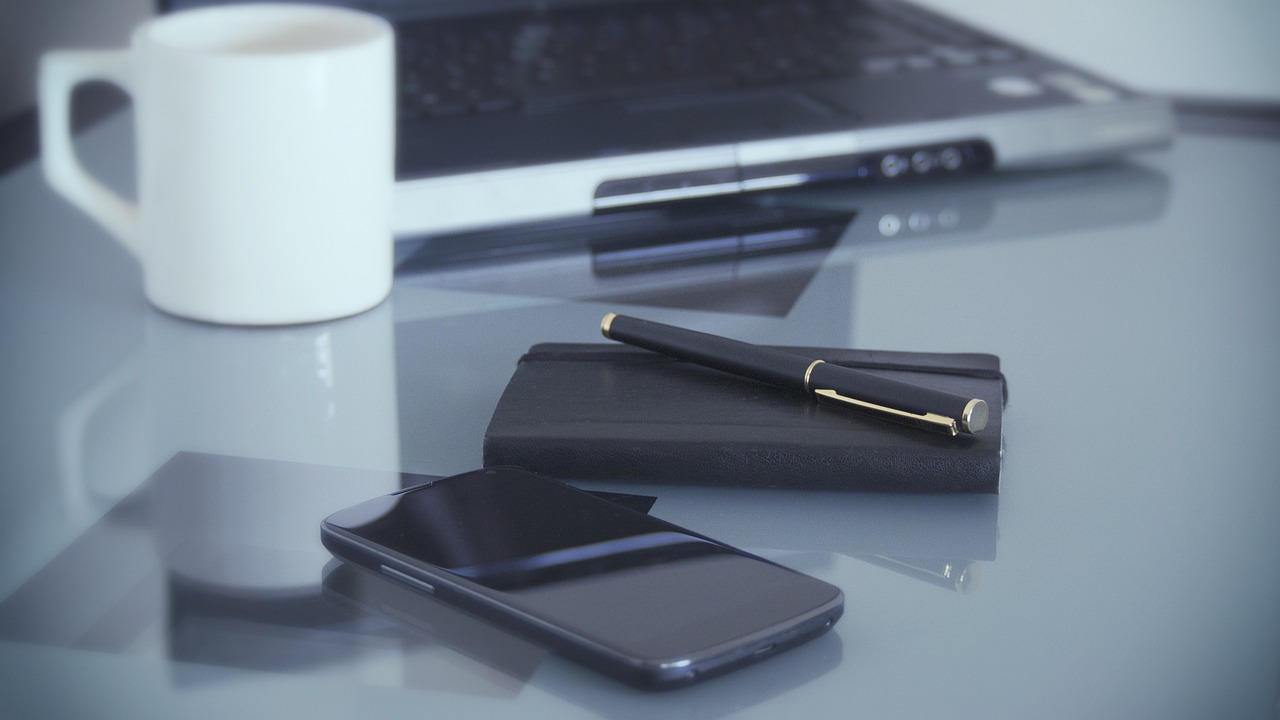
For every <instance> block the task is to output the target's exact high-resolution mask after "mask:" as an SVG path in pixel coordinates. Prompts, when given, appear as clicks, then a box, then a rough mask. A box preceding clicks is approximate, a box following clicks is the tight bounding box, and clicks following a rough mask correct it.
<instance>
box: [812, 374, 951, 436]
mask: <svg viewBox="0 0 1280 720" xmlns="http://www.w3.org/2000/svg"><path fill="white" fill-rule="evenodd" d="M810 368H812V366H810ZM813 394H814V396H815V397H817V398H818V399H819V400H825V401H827V402H830V403H835V404H837V405H843V406H851V407H853V408H854V409H856V410H862V411H864V412H868V413H871V414H874V415H878V416H880V417H881V418H883V419H885V420H892V421H894V422H898V423H902V424H904V425H910V426H912V427H916V428H920V429H922V430H933V431H934V432H940V433H944V434H946V435H952V436H954V435H956V434H958V433H959V432H960V430H959V428H958V427H956V421H955V420H954V419H952V418H949V417H946V416H945V415H938V414H937V413H918V414H917V413H910V412H907V411H906V410H898V409H895V408H891V407H885V406H884V405H876V404H875V403H869V402H867V401H865V400H856V399H854V398H851V397H846V396H844V395H841V394H840V393H838V392H836V391H835V390H827V389H818V390H814V391H813Z"/></svg>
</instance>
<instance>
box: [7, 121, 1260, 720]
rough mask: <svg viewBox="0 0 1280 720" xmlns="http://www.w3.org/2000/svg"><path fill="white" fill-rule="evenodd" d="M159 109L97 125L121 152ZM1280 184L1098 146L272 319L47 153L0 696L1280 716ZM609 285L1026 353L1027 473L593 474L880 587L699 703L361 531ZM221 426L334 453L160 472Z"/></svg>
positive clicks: (686, 221)
mask: <svg viewBox="0 0 1280 720" xmlns="http://www.w3.org/2000/svg"><path fill="white" fill-rule="evenodd" d="M130 127H131V126H130V124H129V122H128V118H120V119H117V118H112V119H109V120H107V121H106V122H104V123H103V124H101V125H99V126H96V127H95V128H93V129H91V130H90V131H88V132H86V133H85V135H84V136H83V137H82V139H81V154H82V156H83V158H84V161H85V162H86V163H87V164H89V165H91V166H93V167H94V168H95V171H100V172H101V175H102V176H103V177H105V178H107V179H108V181H109V182H113V183H115V184H117V185H126V186H127V185H128V184H129V183H130V181H131V178H130V170H129V164H128V162H127V158H128V157H129V153H130V152H131V150H130V148H131V145H130V141H129V132H130ZM1277 187H1280V143H1277V142H1275V140H1274V139H1273V138H1272V137H1244V136H1227V135H1212V134H1205V133H1184V134H1183V135H1181V136H1180V137H1179V138H1178V140H1177V142H1176V143H1175V145H1174V146H1173V147H1172V148H1170V149H1169V150H1167V151H1162V152H1158V153H1153V154H1149V155H1143V156H1141V157H1138V158H1135V159H1133V160H1132V161H1130V162H1122V163H1116V164H1112V165H1104V166H1097V167H1087V168H1080V169H1076V170H1069V171H1061V172H1035V173H1020V174H1016V175H999V176H990V177H984V178H971V179H970V180H967V181H965V182H963V183H950V184H944V183H936V184H934V183H928V184H923V185H914V186H906V185H889V184H883V185H862V186H856V187H855V186H848V185H833V186H830V187H824V188H812V189H808V190H806V191H804V192H794V193H770V194H767V195H764V194H762V195H758V196H752V197H750V198H740V199H737V202H738V204H736V205H734V204H707V205H705V206H681V207H679V208H676V207H672V208H666V209H660V210H659V209H651V211H650V212H648V213H647V214H646V213H634V214H621V215H616V216H608V217H604V216H602V217H600V218H597V219H595V220H594V221H591V222H587V223H583V224H580V225H576V226H571V227H570V226H560V227H550V226H543V227H540V228H525V229H519V230H514V231H512V234H508V235H505V236H502V235H499V234H492V235H480V234H476V235H472V236H468V237H466V238H461V237H447V238H444V237H442V238H432V239H430V240H422V241H407V242H404V243H401V246H400V247H399V248H398V250H399V251H400V264H399V268H398V270H397V275H396V286H395V289H394V290H393V293H392V297H391V298H390V300H389V301H388V302H387V303H386V304H384V305H383V306H381V307H379V308H378V309H376V310H375V311H373V312H371V313H367V314H365V315H361V316H357V317H353V318H348V319H346V320H342V321H336V322H332V323H323V324H319V325H311V326H297V327H287V328H262V329H257V330H248V329H242V328H225V327H212V326H206V325H199V324H195V323H187V322H184V321H181V320H177V319H175V318H171V317H167V316H165V315H163V314H160V313H158V312H155V311H154V310H151V309H150V308H148V307H147V306H146V305H145V301H144V300H143V295H142V286H141V276H140V272H139V270H138V267H137V265H136V263H134V261H133V260H132V259H131V258H129V257H128V256H127V255H125V254H124V252H123V251H121V250H120V249H119V248H118V246H117V245H116V244H115V243H114V242H113V241H112V240H111V239H110V238H108V237H106V235H105V234H103V233H101V232H100V231H99V230H97V229H96V228H95V227H93V226H92V225H91V224H89V223H88V222H85V221H84V220H83V219H82V218H80V217H79V215H77V213H75V211H74V210H72V209H71V208H70V207H68V206H66V204H65V203H62V201H60V200H59V199H58V198H57V197H55V196H54V195H53V194H52V193H50V192H49V191H48V190H47V189H46V187H45V186H44V183H43V180H42V179H41V177H40V175H39V172H38V168H36V167H35V166H34V165H27V166H23V167H20V168H18V169H16V170H14V171H13V172H11V173H8V174H6V175H4V176H3V177H0V223H2V225H0V228H3V242H2V243H0V252H2V253H3V257H2V259H0V338H2V344H0V377H2V378H4V383H5V384H4V386H3V388H2V389H3V397H2V402H0V413H2V414H0V420H2V421H3V431H2V432H0V458H3V460H0V462H3V465H2V466H0V478H3V481H2V482H0V678H4V679H3V680H0V715H3V716H5V717H10V716H12V717H77V716H105V717H112V716H114V717H130V718H134V717H165V718H173V717H211V716H236V717H241V716H255V715H262V714H286V715H293V716H307V717H312V718H326V717H352V716H360V717H363V716H377V717H386V718H396V717H421V716H422V715H423V714H424V713H430V714H432V715H433V716H436V715H438V716H444V717H459V718H471V717H486V718H487V717H519V718H544V717H545V718H556V720H563V719H564V718H578V717H623V718H629V717H677V718H713V717H725V716H732V717H755V718H776V717H815V718H819V717H834V716H841V717H843V716H847V715H854V716H867V717H877V718H879V717H934V716H959V717H983V718H1018V719H1021V718H1026V717H1036V718H1042V717H1050V718H1057V717H1061V718H1077V717H1091V718H1093V717H1096V718H1130V717H1160V718H1188V719H1190V718H1203V717H1231V718H1274V717H1275V714H1276V707H1277V698H1278V697H1280V613H1277V612H1276V609H1277V608H1280V573H1277V572H1276V571H1275V568H1277V567H1280V523H1277V522H1276V517H1277V511H1278V510H1280V483H1277V482H1276V475H1277V473H1276V468H1277V467H1280V444H1278V443H1276V442H1275V441H1274V437H1273V435H1274V428H1273V427H1272V425H1271V424H1270V423H1269V422H1268V420H1267V418H1269V414H1268V413H1270V412H1271V411H1272V409H1273V408H1275V407H1280V373H1277V372H1276V370H1277V365H1276V358H1277V357H1280V313H1277V312H1276V310H1275V309H1276V308H1278V307H1280V283H1277V282H1276V277H1277V273H1280V243H1277V242H1276V241H1275V236H1276V228H1280V203H1277V202H1275V198H1274V194H1275V189H1276V188H1277ZM676 215H679V216H680V217H679V218H676V217H675V216H676ZM676 219H679V220H680V222H676ZM726 223H727V224H726ZM735 223H736V224H735ZM797 228H799V231H797V230H796V229H797ZM753 238H754V239H753ZM757 241H758V242H757ZM791 241H795V244H794V245H792V246H788V243H789V242H791ZM771 242H773V243H774V244H772V245H770V244H769V243H771ZM610 253H613V254H610ZM699 278H702V280H703V281H705V285H706V286H707V287H713V288H714V289H713V291H708V292H700V288H701V287H703V285H704V282H702V281H700V280H699ZM608 311H619V312H624V313H626V314H631V315H636V316H639V317H646V318H651V319H654V320H657V321H660V322H667V323H671V324H676V325H685V326H698V327H702V328H706V329H708V330H710V331H712V332H717V333H718V334H722V335H726V336H730V337H737V338H741V339H744V340H747V341H750V342H760V343H770V344H779V345H795V346H838V347H861V348H868V349H889V350H905V351H936V352H966V351H972V352H989V353H993V354H996V355H998V356H999V357H1000V358H1001V367H1002V370H1003V371H1004V373H1005V375H1006V377H1007V378H1008V383H1009V403H1008V406H1007V408H1006V411H1005V414H1004V418H1003V420H1004V424H1005V425H1004V427H1005V454H1004V460H1003V469H1002V473H1001V475H1002V482H1001V492H1000V495H999V497H998V498H997V497H981V498H952V497H938V496H920V497H897V496H886V495H863V494H832V493H803V492H798V491H785V492H776V493H775V492H758V491H757V492H752V491H746V490H741V489H728V488H706V487H695V486H673V485H671V484H669V483H664V484H661V485H659V484H656V483H655V484H643V483H637V484H633V485H625V486H624V485H617V484H609V485H605V484H603V483H598V484H594V485H591V486H590V487H589V488H588V489H591V490H594V491H603V490H609V491H614V492H620V493H629V494H631V495H638V496H645V497H649V498H656V501H655V502H654V504H653V507H652V512H653V513H654V514H655V515H656V516H658V517H661V518H663V519H666V520H669V521H671V522H674V523H677V524H679V525H682V526H685V527H688V528H691V529H693V530H696V531H699V532H705V533H707V534H708V535H711V536H712V537H717V538H719V539H723V540H724V541H726V542H729V543H731V544H734V545H738V546H741V547H745V548H749V549H751V550H755V551H758V552H761V553H762V554H765V555H766V556H767V557H770V558H771V559H774V560H777V561H779V562H782V563H785V564H788V565H791V566H793V567H796V568H798V569H801V570H804V571H806V572H809V573H811V574H814V575H817V576H818V577H821V578H822V579H824V580H827V581H829V582H832V583H834V584H836V585H838V586H840V587H841V588H842V589H843V590H844V591H845V594H846V598H847V601H846V605H847V609H846V613H845V616H844V618H843V619H842V620H841V622H840V624H839V625H837V627H836V628H835V629H834V631H833V632H832V633H831V634H829V635H828V636H826V637H824V638H822V639H820V640H819V641H816V642H815V644H813V645H812V646H811V647H810V646H807V647H802V648H797V649H796V650H794V651H792V652H791V653H788V654H786V655H782V656H779V657H777V658H773V659H772V660H770V661H769V662H766V663H763V664H761V665H760V666H758V667H755V668H750V669H747V670H744V671H742V674H741V675H738V676H737V677H734V676H726V677H723V678H718V679H716V680H714V681H712V682H709V683H708V684H707V685H705V686H703V687H695V688H689V689H688V691H687V692H686V691H678V692H676V693H672V694H662V695H657V696H654V695H646V694H640V693H638V692H634V691H630V690H629V689H627V688H625V687H621V686H618V685H616V684H614V683H610V682H604V681H601V679H599V678H598V677H596V676H595V675H594V674H593V673H590V672H589V671H586V670H581V669H579V668H577V667H575V666H573V665H572V664H571V663H567V662H564V661H562V660H560V659H558V658H556V657H554V656H548V655H546V654H545V653H544V652H542V651H541V650H539V649H538V648H535V647H532V646H527V645H520V644H519V643H516V644H514V645H513V644H506V643H504V641H506V640H509V639H508V638H506V637H505V636H503V635H496V636H495V635H493V634H492V633H488V634H486V631H487V630H488V628H487V626H476V625H473V624H469V623H468V622H467V620H468V618H466V617H465V616H447V615H448V613H444V616H442V615H441V614H438V612H437V611H439V610H440V609H441V608H440V607H439V606H434V605H431V604H430V603H429V602H425V603H424V601H423V599H422V598H419V597H417V596H415V595H411V594H405V593H396V592H395V590H396V588H394V586H388V585H387V584H385V583H382V584H378V583H373V582H371V580H374V579H377V578H367V577H362V576H355V577H352V576H348V575H347V574H346V573H343V572H338V571H340V570H341V566H336V567H335V566H332V565H330V564H329V563H330V560H331V558H330V557H329V556H328V555H327V553H324V552H323V550H322V548H321V546H320V544H319V540H318V529H317V528H318V524H319V521H320V520H321V519H322V518H323V517H324V516H325V515H326V514H327V513H328V512H331V511H332V510H334V509H337V508H341V507H345V506H347V505H349V504H352V503H354V502H357V501H359V500H362V499H365V498H367V497H371V496H373V495H375V494H378V493H379V492H383V491H385V489H390V488H394V487H396V486H397V485H398V484H399V482H400V473H401V472H411V473H424V474H432V475H447V474H453V473H456V472H462V471H466V470H470V469H473V468H474V467H476V466H477V465H478V464H479V462H480V459H481V448H482V440H483V436H484V431H485V428H486V426H487V423H488V420H489V417H490V416H491V414H492V412H493V409H494V407H495V405H496V403H497V401H498V398H499V396H500V395H501V393H502V390H503V388H504V386H505V384H506V382H507V380H508V379H509V378H510V377H511V374H512V372H513V370H514V368H515V363H516V361H517V360H518V359H519V358H520V356H521V355H522V354H524V352H525V351H526V350H527V349H528V348H529V347H530V346H532V345H534V344H536V343H541V342H570V343H582V342H601V341H602V340H601V338H600V336H599V329H598V328H599V321H600V318H601V316H602V315H603V314H604V313H605V312H608ZM179 452H191V453H204V454H207V455H202V456H201V457H204V456H217V457H221V458H224V459H225V458H230V459H227V460H225V461H226V462H228V463H234V458H237V457H240V458H259V459H263V460H264V461H268V462H267V465H268V466H271V467H276V468H280V467H286V466H287V467H294V468H296V467H298V466H297V465H293V464H292V463H302V464H305V466H306V467H308V468H311V469H312V470H311V473H310V475H309V477H308V478H306V479H305V480H304V479H301V478H299V477H296V476H292V475H290V474H289V473H282V474H274V475H271V476H270V478H263V477H261V476H254V475H251V474H249V475H246V474H245V473H243V472H233V473H232V474H231V475H230V476H223V477H219V476H216V475H205V476H197V475H193V474H186V475H183V476H181V477H176V478H175V477H166V476H165V475H163V474H161V475H156V474H155V473H156V471H157V469H159V468H160V467H161V466H162V465H163V464H164V463H165V462H167V461H168V460H169V459H170V458H172V457H173V456H174V455H175V454H176V453H179ZM339 468H355V469H357V470H358V471H359V477H360V479H359V480H358V481H353V480H351V476H350V475H346V474H343V473H345V472H350V471H340V470H338V469H339ZM272 523H275V527H277V528H278V532H273V531H271V529H270V528H271V527H272ZM218 558H223V559H224V561H223V562H219V561H218V560H217V559H218ZM326 568H327V570H326ZM495 653H496V655H497V657H495ZM282 708H283V709H284V710H281V709H282Z"/></svg>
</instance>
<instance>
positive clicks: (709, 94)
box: [159, 0, 1174, 238]
mask: <svg viewBox="0 0 1280 720" xmlns="http://www.w3.org/2000/svg"><path fill="white" fill-rule="evenodd" d="M159 1H160V5H161V7H160V9H161V11H163V12H171V11H176V10H182V9H187V8H192V7H201V6H208V5H216V4H227V3H230V2H236V1H238V0H159ZM316 1H317V2H319V0H316ZM324 4H329V5H349V6H353V7H358V8H360V9H363V10H367V11H371V12H374V13H377V14H380V15H382V16H384V17H386V18H387V19H389V20H390V21H391V22H392V24H393V25H394V26H395V28H396V39H397V54H398V62H399V68H398V84H399V100H398V102H399V104H398V113H399V115H398V135H397V157H396V174H397V188H396V200H395V219H394V227H395V232H396V235H397V237H398V238H412V237H423V236H436V235H445V234H455V233H460V232H466V231H474V230H478V229H484V228H493V227H500V226H506V225H514V224H523V223H530V222H536V221H547V220H556V219H563V218H572V217H586V216H591V215H596V214H600V213H606V212H611V211H617V210H619V209H631V208H636V207H644V206H648V205H655V204H666V203H672V202H678V201H682V200H689V199H693V198H706V197H712V196H717V195H731V194H736V193H743V192H751V191H757V190H771V189H778V188H784V187H790V186H798V185H807V184H812V183H821V182H828V181H837V180H866V181H869V182H909V181H911V180H915V179H919V178H924V177H930V178H932V177H940V176H941V177H946V176H961V175H964V174H968V173H976V172H987V171H991V170H1012V169H1021V168H1031V167H1045V166H1061V165H1070V164H1079V163H1085V162H1090V161H1096V160H1098V159H1101V158H1109V157H1115V156H1117V155H1120V154H1123V153H1127V152H1130V151H1135V150H1140V149H1145V148H1151V147H1157V146H1160V145H1163V144H1165V143H1167V142H1168V141H1169V140H1170V138H1171V137H1172V133H1173V127H1174V123H1173V118H1172V112H1171V109H1170V106H1169V104H1168V102H1167V101H1165V100H1163V99H1160V98H1155V97H1150V96H1145V95H1142V94H1139V93H1135V92H1132V91H1130V90H1128V89H1125V88H1122V87H1120V86H1118V85H1116V84H1114V83H1112V82H1110V81H1108V80H1105V79H1102V78H1099V77H1097V76H1096V75H1093V74H1091V73H1088V72H1086V71H1083V70H1080V69H1078V68H1073V67H1069V66H1067V65H1065V64H1063V63H1061V62H1058V61H1056V60H1054V59H1051V58H1048V57H1045V56H1044V55H1041V54H1039V53H1036V52H1034V51H1031V50H1028V49H1026V48H1023V47H1021V46H1019V45H1017V44H1016V43H1014V42H1011V41H1009V40H1005V39H1002V38H998V37H995V36H993V35H991V34H989V33H986V32H983V31H980V30H977V29H975V28H972V27H969V26H967V25H965V24H964V23H962V22H959V21H957V20H955V19H952V18H948V17H944V16H942V15H939V14H937V13H935V12H931V11H928V10H925V9H923V8H921V7H918V6H915V5H911V4H909V3H907V2H903V1H902V0H336V1H335V0H326V1H325V2H324Z"/></svg>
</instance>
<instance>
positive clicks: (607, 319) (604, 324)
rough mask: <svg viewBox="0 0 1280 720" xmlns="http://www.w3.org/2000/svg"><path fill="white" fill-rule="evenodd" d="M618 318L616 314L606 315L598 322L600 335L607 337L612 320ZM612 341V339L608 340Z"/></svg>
mask: <svg viewBox="0 0 1280 720" xmlns="http://www.w3.org/2000/svg"><path fill="white" fill-rule="evenodd" d="M616 317H618V313H608V314H606V315H605V316H604V318H603V319H602V320H601V321H600V334H601V335H604V336H605V337H607V338H608V337H609V326H610V325H613V319H614V318H616ZM609 339H610V340H612V339H613V338H609Z"/></svg>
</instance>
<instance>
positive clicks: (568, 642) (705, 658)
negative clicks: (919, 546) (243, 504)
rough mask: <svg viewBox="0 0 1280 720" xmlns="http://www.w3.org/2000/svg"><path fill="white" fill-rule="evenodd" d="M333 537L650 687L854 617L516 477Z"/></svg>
mask: <svg viewBox="0 0 1280 720" xmlns="http://www.w3.org/2000/svg"><path fill="white" fill-rule="evenodd" d="M325 529H326V544H328V545H329V546H330V549H331V550H333V551H334V552H335V553H336V554H339V555H342V556H346V557H348V558H349V559H354V560H357V561H358V562H361V563H362V564H366V565H370V566H377V567H375V569H381V570H383V571H384V572H386V573H387V574H390V575H392V576H393V577H397V576H398V575H397V574H404V575H409V576H410V580H412V579H413V578H416V579H417V580H418V581H419V582H418V583H416V584H417V586H418V587H419V589H427V591H428V592H433V593H434V594H436V595H438V596H439V597H440V598H441V599H442V600H449V599H450V598H451V597H452V598H454V599H470V600H472V601H479V602H480V603H481V605H483V608H484V609H485V610H488V612H487V613H485V614H486V616H487V617H490V618H491V619H495V620H497V621H499V622H503V621H506V622H505V623H504V624H507V625H508V626H510V627H512V628H514V629H517V630H519V629H521V628H524V629H531V628H536V629H538V630H539V631H540V632H538V633H537V634H538V635H539V638H538V639H541V640H545V641H550V644H552V645H553V646H555V647H558V649H561V650H566V649H567V650H576V651H579V652H578V653H577V655H578V657H576V658H575V659H580V660H581V659H584V658H583V656H582V654H583V653H586V654H588V655H591V656H592V657H593V658H594V659H597V660H603V661H606V662H608V663H613V664H619V663H621V664H622V665H625V666H628V667H630V668H632V669H636V668H641V669H643V668H649V670H650V672H649V675H650V678H649V680H650V681H651V682H659V681H660V678H658V677H657V676H655V675H654V673H655V672H657V673H658V674H659V675H661V674H662V673H665V674H666V675H669V676H670V677H671V678H673V679H682V680H689V679H692V678H693V677H695V676H696V675H698V674H699V673H702V674H705V673H706V671H708V670H710V669H712V666H719V665H731V664H734V663H735V662H738V661H742V660H747V659H759V658H760V657H763V656H765V655H767V654H771V653H772V652H773V651H774V650H777V649H782V646H783V645H784V644H788V643H790V644H794V643H795V642H799V641H802V640H803V639H808V637H807V636H809V635H813V634H818V633H820V632H821V631H822V630H825V629H826V628H827V627H830V625H831V624H832V623H834V621H835V618H837V617H839V614H840V608H841V607H842V596H841V593H840V590H839V589H838V588H836V587H834V586H832V585H829V584H827V583H825V582H822V581H820V580H817V579H815V578H811V577H809V576H807V575H803V574H801V573H797V572H795V571H792V570H789V569H787V568H784V567H781V566H779V565H776V564H774V563H771V562H768V561H765V560H763V559H760V558H758V557H755V556H752V555H750V554H747V553H745V552H743V551H740V550H737V549H735V548H732V547H730V546H728V545H725V544H723V543H720V542H716V541H714V540H710V539H708V538H706V537H703V536H700V535H698V534H696V533H692V532H690V531H687V530H684V529H682V528H679V527H677V526H674V525H671V524H670V523H666V522H663V521H661V520H658V519H655V518H652V517H649V516H647V515H643V514H640V513H636V512H633V511H631V510H628V509H626V508H623V507H621V506H619V505H615V504H614V503H611V502H609V501H607V500H603V499H600V498H597V497H594V496H592V495H590V494H588V493H585V492H581V491H579V490H576V489H574V488H572V487H570V486H568V485H565V484H563V483H559V482H556V481H553V480H548V479H546V478H543V477H541V476H538V475H534V474H531V473H527V472H524V471H520V470H515V469H508V468H490V469H486V470H480V471H476V472H473V473H467V474H464V475H459V476H454V477H452V478H446V479H444V480H439V481H436V482H434V483H430V484H426V485H422V486H419V487H415V488H411V489H409V490H405V491H401V492H399V493H396V494H393V495H388V496H385V497H382V498H377V499H375V500H371V501H369V502H366V503H363V504H361V505H357V506H355V507H353V508H349V509H348V510H345V511H342V512H339V513H337V514H335V515H333V516H331V517H330V518H329V519H328V520H327V521H326V528H325ZM335 530H336V531H337V532H335ZM388 551H389V552H388ZM397 561H400V562H402V563H404V566H403V567H399V566H396V562H397ZM401 579H404V578H401ZM453 581H456V582H453ZM424 586H425V587H424ZM463 604H466V603H463ZM471 604H472V606H473V608H474V606H475V604H474V602H473V603H471ZM801 635H804V636H806V637H803V638H802V637H800V636H801ZM566 654H568V655H569V656H571V657H574V655H575V653H574V652H569V653H566ZM598 669H606V670H607V668H598Z"/></svg>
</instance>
